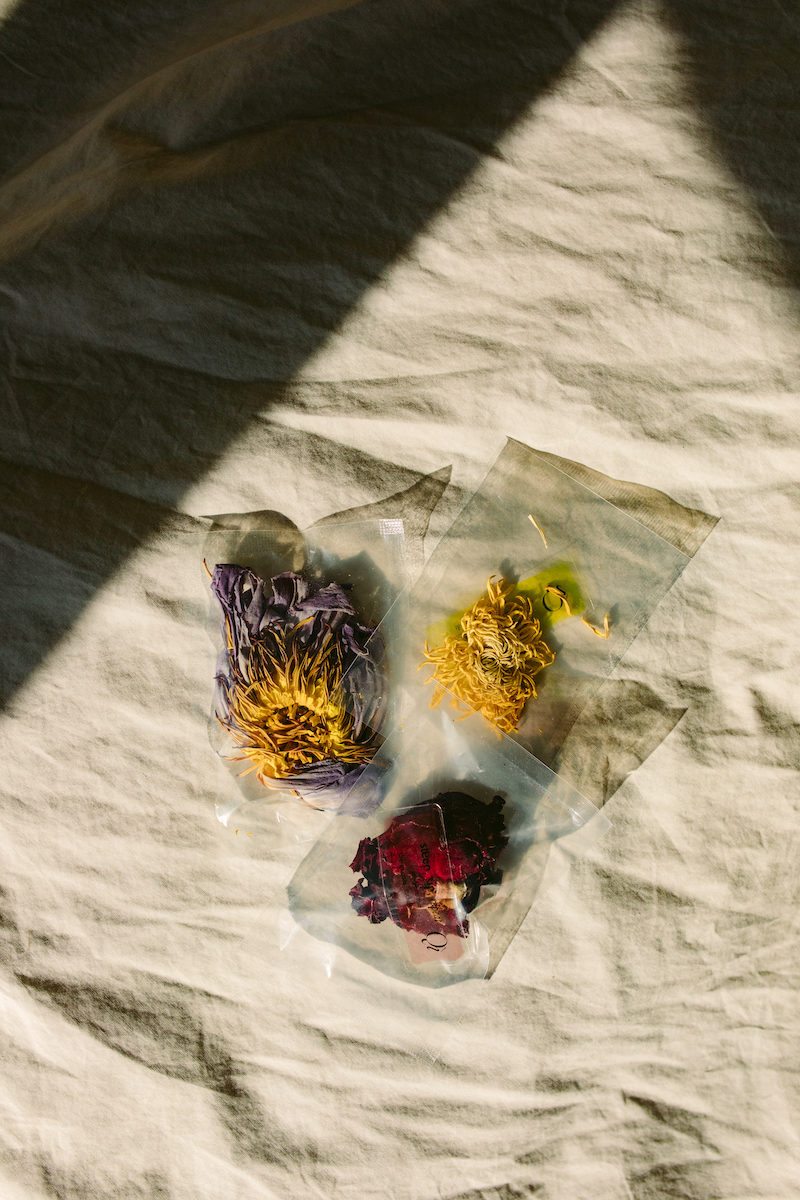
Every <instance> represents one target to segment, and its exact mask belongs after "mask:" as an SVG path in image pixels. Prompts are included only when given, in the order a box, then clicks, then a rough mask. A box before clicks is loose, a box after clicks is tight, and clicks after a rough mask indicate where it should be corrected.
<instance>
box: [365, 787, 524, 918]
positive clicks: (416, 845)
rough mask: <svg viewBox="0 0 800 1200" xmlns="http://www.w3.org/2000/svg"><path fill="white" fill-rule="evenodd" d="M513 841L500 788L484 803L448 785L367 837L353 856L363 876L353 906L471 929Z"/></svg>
mask: <svg viewBox="0 0 800 1200" xmlns="http://www.w3.org/2000/svg"><path fill="white" fill-rule="evenodd" d="M507 844H508V838H507V836H506V833H505V824H504V822H503V800H502V798H501V797H500V796H495V797H494V799H493V800H492V802H491V803H490V804H483V803H481V801H479V800H475V799H474V798H473V797H472V796H468V795H465V794H464V793H463V792H442V793H441V794H440V795H438V796H435V797H434V798H433V799H432V800H426V801H424V802H423V803H422V804H417V805H415V806H414V807H413V808H410V809H408V810H407V811H406V812H404V813H400V814H399V815H398V816H396V817H394V819H393V820H392V821H391V822H390V824H389V826H388V827H387V828H386V829H385V830H384V832H383V833H382V834H380V836H379V837H377V838H362V840H361V842H360V843H359V846H358V850H357V851H356V855H355V858H354V859H353V861H352V863H351V864H350V867H351V870H353V871H355V872H357V873H358V874H359V875H360V876H361V878H360V880H359V882H358V884H357V885H356V887H354V888H352V890H351V891H350V896H351V897H352V904H353V908H354V909H355V911H356V912H357V913H358V914H359V916H365V917H367V918H368V920H369V921H370V922H371V923H372V924H378V923H379V922H381V921H384V920H385V919H386V918H387V917H389V918H390V919H391V920H392V921H394V923H395V924H396V925H399V926H400V927H401V928H402V929H407V930H414V931H415V932H417V933H422V934H426V933H433V932H441V933H445V934H448V933H454V934H457V935H458V936H459V937H465V936H466V934H467V932H468V931H469V922H468V921H467V919H466V915H465V914H466V913H468V912H471V911H472V909H473V908H474V907H475V905H476V904H477V903H478V899H479V896H480V889H481V887H482V885H483V884H487V883H499V882H500V880H501V879H502V876H503V872H502V870H500V869H499V868H498V867H497V859H498V857H499V855H500V853H501V852H502V850H503V848H504V847H505V846H506V845H507Z"/></svg>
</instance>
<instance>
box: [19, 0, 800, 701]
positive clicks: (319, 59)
mask: <svg viewBox="0 0 800 1200" xmlns="http://www.w3.org/2000/svg"><path fill="white" fill-rule="evenodd" d="M323 7H324V0H323V3H320V2H319V0H317V3H316V4H314V3H308V4H306V5H305V6H301V5H300V4H299V3H297V0H294V3H290V2H286V3H283V4H280V3H277V0H276V2H275V3H274V4H273V5H271V6H269V9H268V12H269V13H270V14H272V17H269V18H268V17H265V11H267V10H266V9H265V6H264V4H263V3H244V2H242V3H233V4H227V5H222V6H219V7H216V8H208V9H206V10H204V12H203V13H202V14H199V11H198V7H197V5H196V4H194V3H190V2H189V0H183V3H172V4H171V5H169V6H162V5H157V4H153V3H149V4H148V3H136V4H126V5H124V6H123V5H119V6H117V7H116V8H115V7H114V6H113V5H111V6H106V7H104V8H103V10H102V13H101V12H100V11H99V10H97V9H96V8H93V7H91V6H90V7H87V6H85V5H83V4H81V3H78V0H65V2H63V3H62V2H61V0H59V3H58V4H56V3H55V0H22V2H21V3H20V4H19V5H18V6H17V7H16V8H15V9H13V10H12V11H11V13H10V15H9V16H8V17H7V19H6V21H5V23H4V25H3V26H2V27H0V104H2V105H3V106H4V107H5V109H6V112H7V113H9V112H10V113H13V114H14V120H13V121H7V122H6V123H5V125H3V126H2V132H0V162H2V165H3V169H4V172H5V173H4V177H3V179H2V181H0V213H1V214H2V221H0V311H2V339H3V341H2V347H3V358H4V366H3V370H2V374H1V375H0V404H2V408H3V413H4V416H3V418H2V422H3V426H4V449H3V451H2V455H3V458H4V460H5V461H6V463H7V464H8V465H7V467H6V469H4V470H3V472H2V478H0V502H1V503H2V515H0V537H2V539H3V541H4V543H5V547H6V564H7V565H6V568H5V570H4V572H3V596H2V600H1V601H0V603H1V604H2V609H3V612H4V632H5V635H6V640H7V644H9V645H10V646H12V647H13V654H11V655H10V656H9V658H8V661H7V664H6V667H5V669H4V673H3V680H2V699H3V700H7V699H8V698H9V696H10V695H12V694H13V691H14V690H15V688H16V687H18V686H19V685H20V684H21V683H22V682H23V680H24V679H25V677H26V676H27V674H28V673H29V672H30V671H32V670H34V669H35V667H36V666H37V665H38V663H39V662H40V661H41V660H42V658H43V657H44V656H45V655H46V654H47V652H48V650H49V649H50V648H51V647H52V646H53V645H54V644H55V642H56V641H57V640H58V639H59V638H60V637H61V636H62V635H63V634H64V632H65V631H66V630H68V629H69V628H70V626H71V625H72V623H73V622H74V621H75V619H76V618H77V616H78V615H79V613H80V612H81V610H82V608H83V606H84V604H85V603H86V602H87V600H88V599H89V598H90V597H91V595H92V594H93V592H94V591H95V590H96V589H97V588H99V587H101V586H102V584H103V582H104V581H105V580H106V579H107V578H108V577H109V575H110V574H111V573H112V572H113V571H114V570H115V569H116V568H117V567H119V566H120V565H121V564H122V563H123V562H124V560H125V558H126V557H127V555H128V554H129V552H130V551H131V549H132V548H134V547H135V546H136V545H138V544H140V543H141V542H142V541H143V540H144V539H146V538H147V537H148V536H149V535H150V534H151V533H152V532H153V531H154V530H155V529H156V528H158V527H159V526H160V525H161V523H162V522H163V521H164V519H165V518H166V517H167V516H168V515H169V514H170V513H171V512H172V511H173V510H175V509H180V507H181V502H182V497H184V495H185V494H186V492H187V491H188V489H189V488H190V487H191V486H192V485H193V484H194V483H196V482H197V481H199V480H200V479H202V478H203V476H204V475H205V474H206V473H207V472H208V471H209V470H210V469H211V468H212V467H213V465H214V463H215V461H216V460H217V459H219V457H220V456H221V455H222V454H223V453H224V452H225V450H226V448H227V447H228V446H229V445H230V443H231V442H232V441H233V440H234V439H236V438H237V437H239V436H240V435H241V434H242V433H244V431H245V430H246V429H247V428H248V427H249V426H250V424H251V423H252V422H253V420H254V419H255V418H257V417H258V418H261V419H262V420H266V421H267V423H268V414H269V410H270V407H271V406H272V405H274V404H275V403H278V402H280V403H282V404H286V403H291V402H293V401H294V400H295V398H296V397H297V396H299V395H301V394H302V397H303V402H304V404H305V405H306V406H307V407H311V408H312V409H313V407H314V405H315V404H317V403H320V404H322V405H324V403H325V399H326V396H325V385H324V384H322V385H314V386H313V387H312V386H310V385H306V386H305V390H303V385H302V384H299V383H297V382H296V376H297V374H298V372H299V371H300V369H301V368H302V366H303V364H304V363H306V362H307V361H308V360H309V359H310V358H311V357H312V356H313V355H314V354H315V353H316V352H318V351H319V350H320V348H321V347H322V346H323V345H324V343H325V342H326V340H327V339H328V337H329V336H330V335H331V334H332V333H334V332H335V331H336V330H337V328H338V327H339V326H340V325H341V323H342V321H343V320H344V319H345V317H346V316H347V314H348V313H349V312H350V311H351V310H352V308H353V307H354V306H355V305H357V304H358V303H359V301H360V299H361V298H362V296H363V295H364V294H365V293H366V292H367V291H368V290H369V289H370V288H372V287H373V286H374V285H375V284H376V283H378V281H379V280H380V279H381V277H382V276H383V275H384V273H385V272H386V271H387V270H388V269H389V268H390V267H391V264H392V263H393V262H394V261H395V260H396V259H397V258H398V257H400V256H402V255H403V254H404V253H406V252H407V251H408V249H409V247H410V245H411V243H412V242H413V239H414V238H415V237H416V235H417V234H418V233H419V232H420V231H421V230H422V229H424V228H425V226H426V225H427V224H428V223H429V222H430V220H431V219H432V218H433V217H434V216H435V215H436V213H437V212H438V211H440V210H441V209H442V207H443V206H445V205H446V204H447V203H448V201H449V199H450V198H451V197H452V196H453V194H454V193H455V192H456V191H457V190H458V189H459V188H460V187H461V186H462V185H463V184H464V183H465V182H466V181H467V180H468V178H469V176H470V174H471V173H472V172H473V171H474V170H475V168H476V167H477V166H478V165H479V164H480V162H481V161H482V159H483V158H484V156H486V155H497V154H500V153H501V151H500V150H499V149H498V142H499V140H500V138H501V137H502V135H503V133H504V132H505V131H506V130H507V129H508V128H509V127H510V126H511V125H513V123H514V122H515V121H516V120H517V119H518V118H519V117H520V116H521V115H522V114H523V113H524V112H525V111H526V110H527V109H528V108H529V107H530V105H531V103H532V102H534V101H535V99H536V97H537V96H538V95H540V94H542V93H543V92H544V91H546V89H547V88H548V87H549V86H550V85H551V84H552V83H553V82H554V80H555V79H556V78H557V77H558V75H559V73H560V72H561V71H562V70H563V68H564V67H565V66H566V65H567V64H568V63H569V61H570V60H571V58H572V56H573V54H574V53H575V51H576V50H577V49H578V48H579V47H580V46H581V44H582V43H583V42H585V41H586V40H587V39H589V38H591V37H592V36H593V34H594V33H595V32H596V31H597V30H598V28H599V27H600V26H601V24H602V22H603V21H604V19H605V18H606V17H607V16H608V15H609V14H610V13H612V12H614V11H615V9H616V6H615V5H614V4H613V3H612V2H611V0H583V2H581V3H574V4H570V5H567V6H560V7H558V8H557V9H556V8H554V6H553V5H551V4H550V3H548V2H547V0H535V2H528V3H525V2H516V3H515V2H512V0H480V2H478V0H446V2H445V0H438V2H437V0H404V2H402V3H400V2H398V0H370V2H368V3H363V4H359V5H356V6H354V7H347V8H344V9H343V10H342V11H339V12H336V13H331V14H329V15H324V13H323V14H320V10H321V9H322V8H323ZM329 7H330V5H329ZM757 8H758V11H757V12H756V11H755V10H754V11H753V13H752V14H751V13H750V12H749V11H748V13H744V12H743V11H741V6H740V11H739V12H738V14H737V15H736V17H735V20H732V19H731V16H730V13H727V12H723V6H722V5H721V4H719V3H717V4H714V3H710V2H708V0H706V3H704V4H701V5H699V6H698V5H694V4H689V3H688V0H687V2H686V3H684V0H671V2H670V3H669V4H665V6H664V9H663V11H664V15H665V18H666V19H667V20H668V21H670V22H671V23H672V25H673V26H674V27H675V28H676V29H677V30H678V31H679V32H680V34H681V36H682V38H683V39H684V43H685V46H686V61H687V70H688V72H689V76H690V86H691V87H692V88H693V91H694V94H695V96H696V99H697V103H698V104H699V106H700V108H701V109H702V111H703V112H704V114H705V115H706V116H707V118H708V122H709V127H710V129H711V130H712V132H713V133H714V135H715V137H716V139H717V144H718V146H719V148H720V149H721V151H722V152H723V154H724V155H725V156H726V158H727V160H728V162H729V163H730V164H731V167H732V170H733V171H734V173H735V174H736V175H737V177H738V178H739V179H740V180H741V181H742V182H743V184H745V185H746V187H747V188H748V189H749V191H750V192H751V194H752V196H753V198H754V200H755V203H756V204H757V205H758V206H759V207H760V209H761V211H762V213H763V216H764V220H765V222H766V223H767V224H768V225H769V227H770V229H771V230H772V232H773V235H774V237H775V238H776V240H777V241H778V242H779V243H780V246H781V248H782V251H783V254H784V258H785V261H786V271H787V277H788V279H789V281H790V282H791V283H796V281H797V275H798V266H800V262H799V261H798V255H797V249H798V247H797V240H796V225H797V223H796V211H795V210H796V193H797V145H798V137H797V133H798V130H797V124H798V115H797V113H798V110H797V107H796V105H792V104H791V103H790V101H789V97H788V96H787V95H786V94H785V93H786V88H788V87H789V86H790V83H789V80H790V75H789V63H790V61H791V58H792V57H795V60H796V54H795V51H796V43H797V40H798V37H797V23H796V21H795V20H794V19H793V18H792V17H791V16H790V15H787V13H786V12H784V11H783V10H782V9H781V8H780V7H779V6H777V5H773V6H770V7H769V8H765V7H764V6H761V5H759V6H757ZM315 12H316V13H317V15H313V14H314V13H315ZM292 13H294V14H295V17H296V16H297V14H298V13H303V14H304V17H301V18H300V19H295V20H294V23H292V15H291V14H292ZM273 17H274V18H275V20H274V21H273V24H275V21H277V22H278V25H279V24H280V20H283V22H284V24H283V27H275V28H272V29H270V28H268V25H269V23H270V20H272V18H273ZM165 47H171V50H170V51H169V52H168V51H167V50H166V49H165ZM120 64H122V66H120ZM293 381H294V382H293ZM274 432H275V436H280V437H284V438H287V439H291V436H292V434H291V431H287V430H286V429H285V428H281V429H279V428H278V427H277V426H275V427H274ZM294 452H296V453H298V454H302V453H304V451H303V449H302V447H300V446H296V447H295V451H294ZM268 499H270V500H271V498H268ZM98 510H99V511H100V512H101V513H103V514H107V515H108V522H106V521H105V516H104V517H102V518H101V517H99V515H98ZM105 524H108V528H107V529H106V530H105V533H102V531H101V532H98V526H99V525H103V526H105ZM32 531H39V532H38V533H36V534H35V535H34V533H32ZM54 571H55V576H54ZM54 578H58V579H59V582H60V586H59V588H58V593H57V600H55V599H54V598H53V580H54Z"/></svg>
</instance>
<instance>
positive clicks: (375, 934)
mask: <svg viewBox="0 0 800 1200" xmlns="http://www.w3.org/2000/svg"><path fill="white" fill-rule="evenodd" d="M376 784H377V785H378V787H379V790H380V793H381V797H382V803H381V806H380V808H379V809H377V810H372V811H369V810H370V808H371V803H372V797H373V794H374V792H375V789H376ZM360 789H363V791H364V793H365V794H366V796H367V802H366V804H365V806H364V810H365V811H368V812H369V815H368V816H366V817H365V818H361V819H358V818H354V817H339V818H338V819H337V820H336V821H335V822H332V823H330V824H329V825H328V826H327V827H326V829H325V831H324V833H323V834H322V836H321V837H320V838H319V839H318V841H317V842H316V843H315V845H314V846H313V848H312V850H311V851H310V853H309V854H308V855H307V857H306V858H305V859H304V861H303V862H302V863H301V865H300V867H299V868H298V870H297V872H296V873H295V876H294V878H293V879H292V881H291V883H290V885H289V909H290V912H291V914H292V916H293V917H294V919H295V921H296V922H297V923H298V924H299V925H301V926H302V927H303V928H304V929H305V930H307V931H308V932H309V933H311V934H312V935H313V936H314V937H315V938H317V939H318V940H319V941H320V942H322V943H327V944H328V945H331V944H333V945H336V946H338V947H341V948H343V949H344V950H346V951H348V952H349V953H351V954H353V955H355V956H356V957H358V958H360V959H362V960H364V961H366V962H368V963H371V964H372V965H373V966H374V967H376V968H377V969H378V970H380V971H382V972H384V973H385V974H388V975H391V976H393V977H396V978H399V979H404V980H407V981H409V982H412V983H417V984H420V985H422V986H425V987H441V986H444V985H446V984H450V983H455V982H457V981H459V980H462V979H468V978H481V977H484V976H486V975H491V973H492V972H493V971H494V969H495V967H496V966H497V964H498V963H499V961H500V959H501V958H502V956H503V954H504V953H505V950H506V948H507V947H508V944H509V942H510V941H511V939H512V937H513V936H514V933H515V932H516V930H517V928H518V927H519V925H520V923H521V921H522V920H523V919H524V917H525V914H526V913H527V911H528V909H529V908H530V906H531V904H532V902H533V900H534V898H535V896H536V892H537V890H538V887H539V884H540V882H541V877H542V873H543V870H544V864H545V861H546V858H547V851H548V847H549V845H550V843H551V842H552V841H554V840H555V839H558V838H563V837H566V836H568V835H569V834H571V833H574V832H575V831H576V830H578V829H579V828H581V827H582V826H584V825H586V824H587V822H589V821H591V822H592V824H593V827H594V831H595V832H596V833H597V834H599V833H601V832H603V830H604V829H605V828H607V826H608V822H607V821H606V819H605V818H604V817H603V816H602V814H600V813H599V812H598V811H597V809H595V808H594V806H593V805H591V804H590V803H589V801H587V800H585V799H584V797H582V796H581V795H580V794H579V793H578V792H576V791H575V789H574V788H572V787H570V786H569V785H568V784H566V783H565V782H564V781H563V780H561V779H559V778H558V777H557V776H556V775H554V774H553V772H552V771H550V770H549V769H548V768H547V767H545V766H544V765H543V764H542V763H540V762H538V761H537V760H536V759H534V758H533V757H532V756H531V755H530V754H528V753H527V752H526V751H525V750H523V749H522V748H521V747H519V746H518V745H517V744H516V743H514V742H513V741H511V739H510V738H508V737H505V736H503V735H500V737H499V738H498V736H497V735H496V733H495V732H494V731H493V730H492V729H491V728H490V727H489V726H488V725H485V724H483V723H480V724H475V725H473V726H472V728H470V729H469V730H467V728H466V726H465V725H464V724H459V723H454V722H453V721H452V720H450V718H449V716H447V715H446V714H445V713H443V712H441V711H432V710H428V709H426V708H425V707H424V706H418V707H417V709H416V711H415V712H414V713H413V714H412V715H410V716H409V717H408V718H407V719H406V720H405V721H404V722H403V725H402V727H400V728H398V729H396V730H395V732H394V733H393V734H392V736H391V737H390V738H389V739H387V741H386V742H385V743H384V744H383V746H382V747H381V749H380V750H379V751H378V753H377V754H376V756H375V758H374V759H373V762H372V763H371V764H370V766H369V767H368V768H367V769H366V770H365V771H364V773H363V774H362V776H361V778H360V779H359V781H358V782H357V784H356V787H355V788H354V793H353V798H354V799H355V796H356V794H357V793H358V792H359V790H360Z"/></svg>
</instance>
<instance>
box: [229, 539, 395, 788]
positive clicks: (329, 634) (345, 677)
mask: <svg viewBox="0 0 800 1200" xmlns="http://www.w3.org/2000/svg"><path fill="white" fill-rule="evenodd" d="M211 590H212V591H213V593H214V595H215V596H216V598H217V600H218V601H219V603H220V606H221V608H222V614H223V621H222V625H223V635H224V638H225V648H224V649H223V651H222V653H221V654H220V658H219V661H218V663H217V671H216V691H215V701H214V707H215V713H216V717H217V720H218V721H219V723H220V725H221V726H222V727H223V728H224V729H225V730H227V732H228V733H229V734H230V736H231V738H232V740H233V742H234V743H235V745H236V747H237V752H236V753H235V754H233V755H232V757H235V758H238V759H242V760H245V761H247V762H248V763H249V766H248V767H247V768H246V769H245V770H244V771H242V772H241V773H242V774H243V775H247V774H250V773H251V772H255V774H256V776H257V778H258V779H259V781H260V782H261V783H263V784H264V785H265V786H266V787H280V788H283V789H287V790H291V791H294V792H296V793H297V795H298V796H299V797H300V798H301V799H303V800H306V801H307V802H308V803H309V804H312V805H314V806H315V807H326V808H327V807H337V806H338V803H339V802H340V801H341V800H342V799H343V797H344V796H345V795H346V793H347V791H348V790H349V788H350V786H351V785H352V783H353V782H354V780H355V778H356V777H357V776H358V775H359V774H360V773H361V771H362V770H363V768H364V765H365V764H366V763H368V762H369V761H370V760H371V758H372V757H373V755H374V753H375V750H376V748H377V742H378V738H379V735H378V730H379V729H380V725H381V722H382V718H383V712H384V706H385V697H386V683H385V679H384V674H383V671H382V669H381V667H380V666H379V659H380V657H381V654H380V647H379V646H378V645H377V644H376V641H375V640H373V642H372V643H371V645H370V644H369V643H370V638H372V635H373V634H374V630H373V629H371V628H370V627H369V626H366V625H362V624H361V623H360V622H359V621H358V620H357V619H356V616H355V610H354V609H353V606H352V604H351V603H350V600H349V599H348V597H347V595H346V594H345V592H344V590H343V589H342V588H341V587H340V586H339V584H337V583H330V584H328V585H327V586H326V587H322V588H319V589H316V590H315V589H314V587H313V586H312V584H311V583H309V582H308V580H306V579H304V578H303V577H302V576H301V575H297V574H295V573H294V572H291V571H287V572H285V573H284V574H282V575H276V576H275V577H274V578H273V579H272V580H270V581H269V583H267V582H265V581H264V580H263V579H261V578H260V577H259V576H258V575H256V574H255V572H253V571H251V570H248V569H247V568H246V567H240V566H235V565H233V564H230V563H226V564H221V565H218V566H217V567H216V568H215V570H214V572H213V574H212V575H211Z"/></svg>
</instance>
